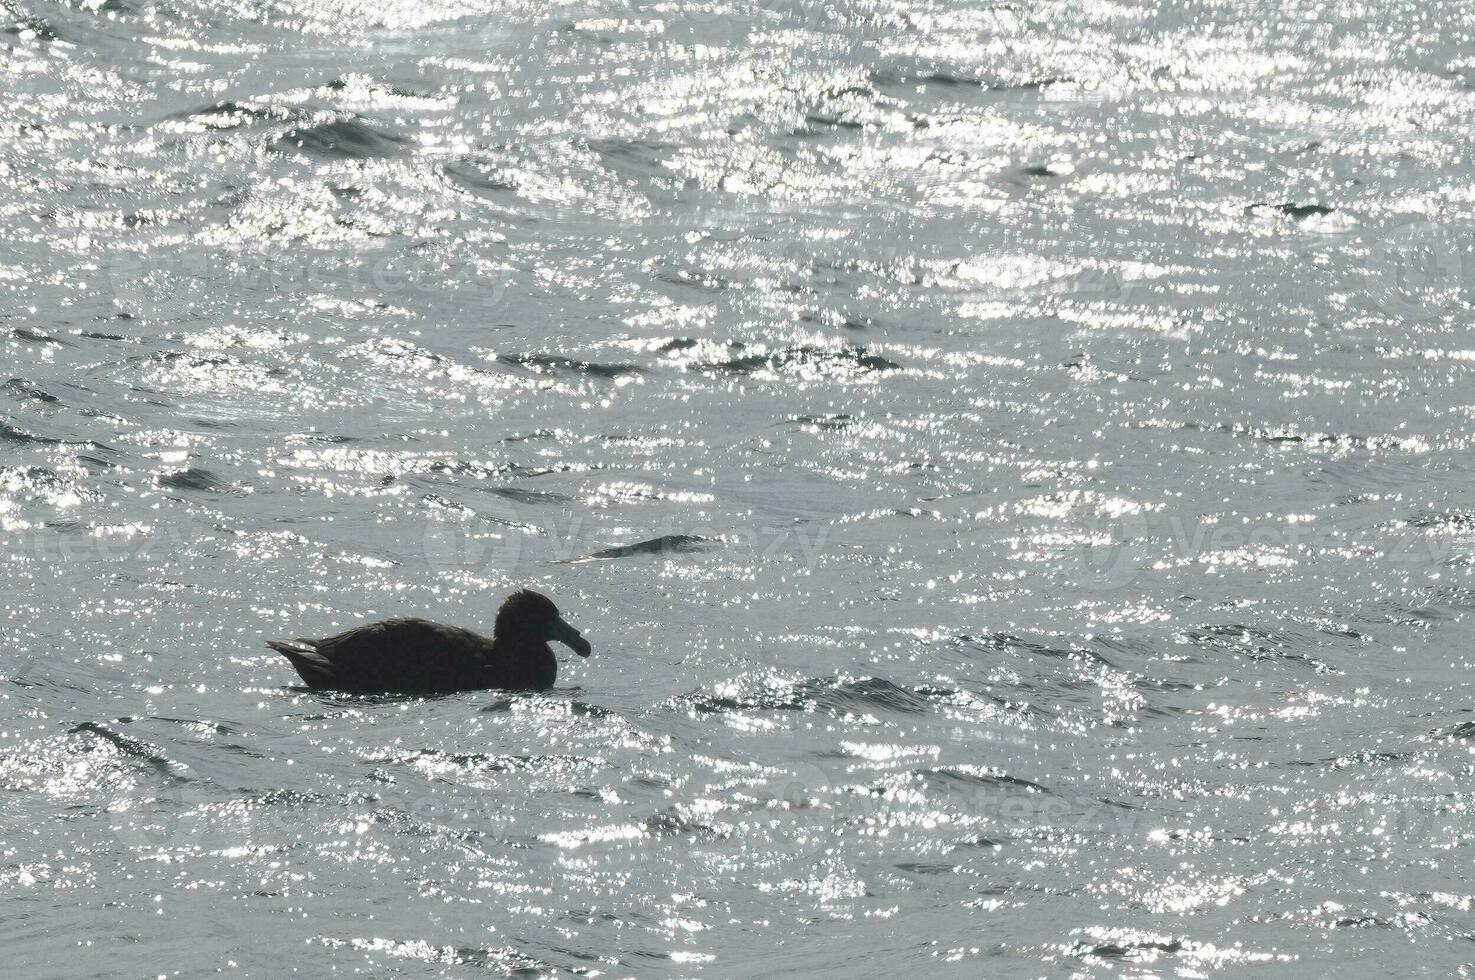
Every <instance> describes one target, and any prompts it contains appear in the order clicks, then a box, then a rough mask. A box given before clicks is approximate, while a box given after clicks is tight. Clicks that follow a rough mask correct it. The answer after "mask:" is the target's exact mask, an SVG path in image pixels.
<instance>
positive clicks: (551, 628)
mask: <svg viewBox="0 0 1475 980" xmlns="http://www.w3.org/2000/svg"><path fill="white" fill-rule="evenodd" d="M493 637H494V638H506V639H529V640H536V641H537V642H540V643H546V642H548V641H550V640H557V641H558V642H559V643H562V644H564V645H565V646H567V647H568V648H569V649H570V650H572V651H574V652H575V653H577V654H578V655H579V656H581V657H587V656H589V654H591V653H593V652H594V651H593V648H592V647H590V646H589V641H588V640H586V639H584V637H583V634H581V633H580V632H579V631H578V630H576V629H574V628H573V627H572V626H570V625H569V624H568V623H566V622H565V621H564V619H563V616H561V615H559V612H558V607H557V606H555V605H554V604H553V600H552V599H549V598H548V597H547V596H545V595H543V594H542V593H539V592H534V591H532V590H531V589H520V590H518V591H517V592H514V593H512V595H510V596H508V597H507V601H506V602H504V603H502V608H501V609H498V610H497V624H496V626H495V628H494V630H493Z"/></svg>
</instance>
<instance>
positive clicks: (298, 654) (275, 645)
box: [266, 640, 334, 687]
mask: <svg viewBox="0 0 1475 980" xmlns="http://www.w3.org/2000/svg"><path fill="white" fill-rule="evenodd" d="M266 645H267V646H269V647H271V648H272V649H273V650H275V651H276V652H277V653H280V654H281V655H282V656H284V657H286V658H287V659H288V660H290V661H291V662H292V666H293V667H295V668H296V669H297V673H298V675H299V676H301V678H302V679H303V680H304V681H306V682H307V686H308V687H332V686H333V681H334V676H333V664H332V663H331V662H330V661H329V660H328V658H327V657H325V656H323V655H322V654H321V653H318V650H317V644H316V643H314V642H313V641H312V640H268V641H267V644H266Z"/></svg>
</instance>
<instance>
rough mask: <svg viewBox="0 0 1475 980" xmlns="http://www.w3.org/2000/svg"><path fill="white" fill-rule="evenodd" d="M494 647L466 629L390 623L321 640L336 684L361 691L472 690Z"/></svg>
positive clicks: (420, 621) (401, 621) (421, 622)
mask: <svg viewBox="0 0 1475 980" xmlns="http://www.w3.org/2000/svg"><path fill="white" fill-rule="evenodd" d="M489 646H490V644H489V643H488V642H487V641H486V640H483V639H482V638H481V637H479V636H477V635H476V634H475V633H472V632H470V631H468V630H463V629H458V628H456V627H454V626H443V625H441V624H440V623H432V622H429V621H427V620H423V619H390V620H386V621H385V622H382V623H371V624H369V625H367V626H360V627H358V628H356V629H351V630H349V631H348V632H346V633H339V634H338V635H337V636H330V637H327V638H326V639H322V640H318V641H317V642H315V643H314V644H313V648H314V652H315V653H316V654H317V655H318V656H319V657H320V658H322V659H323V660H325V661H327V662H328V663H329V664H331V665H332V673H333V676H334V678H335V681H336V685H337V686H341V687H346V688H354V689H358V690H386V691H387V690H425V691H441V690H459V689H462V688H465V687H468V686H474V685H475V683H476V680H477V679H478V677H479V675H480V674H482V673H483V671H484V665H485V658H486V651H487V650H488V648H489Z"/></svg>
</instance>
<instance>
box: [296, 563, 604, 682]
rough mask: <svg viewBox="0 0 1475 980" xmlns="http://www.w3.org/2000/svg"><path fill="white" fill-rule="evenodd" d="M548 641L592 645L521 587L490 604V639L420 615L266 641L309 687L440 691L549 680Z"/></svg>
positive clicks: (554, 668)
mask: <svg viewBox="0 0 1475 980" xmlns="http://www.w3.org/2000/svg"><path fill="white" fill-rule="evenodd" d="M549 640H557V641H558V642H560V643H563V644H566V645H567V646H568V647H569V648H570V649H572V650H573V651H574V652H575V653H577V654H578V655H579V656H581V657H587V656H589V654H590V652H591V650H590V647H589V641H588V640H586V639H584V637H583V636H582V635H581V634H580V633H579V631H578V630H576V629H574V628H573V627H572V626H570V625H569V624H568V623H566V622H564V620H563V617H562V616H560V615H559V613H558V607H557V606H555V605H554V604H553V602H552V600H550V599H549V598H548V597H547V596H545V595H541V594H539V593H537V592H532V591H529V590H527V589H523V590H521V591H520V592H514V593H512V595H510V596H508V598H507V601H506V602H504V603H502V608H501V609H499V610H497V621H496V625H495V626H494V627H493V630H492V638H491V639H490V640H489V639H487V638H486V637H484V636H479V635H478V634H476V633H473V632H471V631H470V630H463V629H458V628H457V627H455V626H442V625H441V624H440V623H432V622H429V621H428V620H424V619H390V620H386V621H385V622H382V623H372V624H370V625H368V626H360V627H358V628H357V629H351V630H349V631H348V632H347V633H340V634H338V635H337V636H330V637H328V638H327V639H325V640H285V641H276V640H274V641H272V642H269V643H268V644H267V646H269V647H271V648H272V649H273V650H275V651H277V652H278V653H280V654H281V655H282V656H284V657H286V658H287V659H288V660H290V661H292V666H293V667H295V668H297V673H298V674H301V675H302V679H303V680H304V681H305V682H306V683H307V686H308V687H312V688H324V689H330V690H335V691H357V692H360V693H386V694H387V693H395V694H445V693H449V692H452V691H478V690H482V689H483V688H489V687H495V688H502V689H505V690H541V689H543V688H548V687H552V686H553V682H554V680H556V679H557V677H558V660H557V659H556V658H555V657H554V656H553V650H552V649H551V648H550V647H549V646H548V641H549Z"/></svg>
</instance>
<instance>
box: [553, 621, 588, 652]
mask: <svg viewBox="0 0 1475 980" xmlns="http://www.w3.org/2000/svg"><path fill="white" fill-rule="evenodd" d="M551 639H554V640H557V641H558V642H559V643H562V644H563V645H564V646H566V647H568V648H569V649H570V650H572V651H574V653H577V654H578V655H579V656H581V657H587V656H589V654H591V653H593V652H594V648H593V647H591V646H590V645H589V641H588V640H586V639H584V634H582V633H580V632H579V631H578V630H576V629H574V628H573V627H572V626H570V625H569V624H568V623H565V622H564V621H563V620H561V619H557V620H554V621H553V628H552V636H551Z"/></svg>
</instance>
